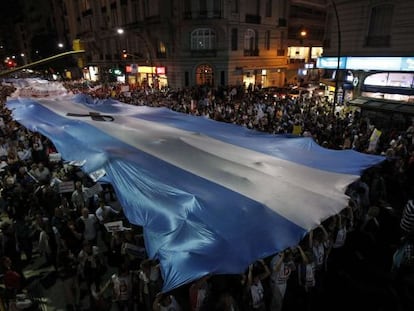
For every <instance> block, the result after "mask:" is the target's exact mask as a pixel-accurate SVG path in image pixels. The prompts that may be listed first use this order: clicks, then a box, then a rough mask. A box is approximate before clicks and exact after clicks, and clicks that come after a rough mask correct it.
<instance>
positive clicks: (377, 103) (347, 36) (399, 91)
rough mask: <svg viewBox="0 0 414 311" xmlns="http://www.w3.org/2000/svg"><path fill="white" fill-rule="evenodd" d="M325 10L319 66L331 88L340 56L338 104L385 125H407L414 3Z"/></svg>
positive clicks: (376, 2)
mask: <svg viewBox="0 0 414 311" xmlns="http://www.w3.org/2000/svg"><path fill="white" fill-rule="evenodd" d="M333 4H335V6H336V13H337V16H338V19H339V28H338V27H337V24H338V23H337V19H336V14H335V6H333ZM328 8H329V9H328V17H327V27H326V36H325V41H324V51H323V57H322V58H320V59H319V60H318V66H319V67H320V68H325V69H326V72H327V73H328V75H327V76H326V77H327V78H328V80H329V79H330V80H331V85H333V82H332V81H333V80H334V79H333V77H334V76H333V75H332V73H334V72H335V71H336V69H337V65H338V57H339V59H340V61H339V67H340V68H339V69H340V70H339V71H338V73H337V74H338V79H339V82H340V83H339V85H338V87H339V92H338V93H339V96H340V98H338V102H340V103H341V102H345V103H346V102H350V103H351V104H355V105H357V106H359V107H361V108H362V109H363V110H364V112H365V113H366V114H367V115H370V116H372V117H375V118H376V119H378V120H380V121H379V122H381V123H384V124H385V123H388V124H385V125H389V124H390V122H391V123H393V124H394V123H396V122H399V123H401V126H403V127H404V126H405V123H407V122H408V123H410V122H411V120H410V119H411V115H414V109H413V108H414V107H413V104H414V100H413V99H414V49H413V46H414V37H413V36H412V32H413V30H414V20H413V19H412V16H413V14H414V2H411V1H404V0H361V1H352V0H330V1H328ZM338 39H339V41H338ZM338 43H339V44H338ZM392 119H394V121H395V122H394V121H393V120H392ZM381 120H382V121H381ZM402 121H404V122H402Z"/></svg>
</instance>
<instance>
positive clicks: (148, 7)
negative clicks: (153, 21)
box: [144, 0, 160, 17]
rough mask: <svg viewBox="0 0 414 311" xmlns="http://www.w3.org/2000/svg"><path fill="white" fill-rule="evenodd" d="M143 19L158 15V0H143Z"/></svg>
mask: <svg viewBox="0 0 414 311" xmlns="http://www.w3.org/2000/svg"><path fill="white" fill-rule="evenodd" d="M144 6H145V17H150V16H158V15H159V14H160V2H159V0H145V3H144Z"/></svg>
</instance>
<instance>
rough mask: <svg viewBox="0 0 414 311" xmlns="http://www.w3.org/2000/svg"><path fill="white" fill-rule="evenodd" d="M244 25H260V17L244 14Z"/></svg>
mask: <svg viewBox="0 0 414 311" xmlns="http://www.w3.org/2000/svg"><path fill="white" fill-rule="evenodd" d="M245 19H246V23H249V24H261V23H262V18H261V16H260V15H253V14H246V17H245Z"/></svg>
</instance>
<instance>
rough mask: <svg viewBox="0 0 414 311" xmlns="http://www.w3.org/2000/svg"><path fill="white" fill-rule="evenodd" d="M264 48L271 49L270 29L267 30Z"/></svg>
mask: <svg viewBox="0 0 414 311" xmlns="http://www.w3.org/2000/svg"><path fill="white" fill-rule="evenodd" d="M264 48H265V50H270V30H266V32H265V42H264Z"/></svg>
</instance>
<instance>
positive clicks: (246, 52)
mask: <svg viewBox="0 0 414 311" xmlns="http://www.w3.org/2000/svg"><path fill="white" fill-rule="evenodd" d="M243 55H244V56H259V49H255V50H244V51H243Z"/></svg>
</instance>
